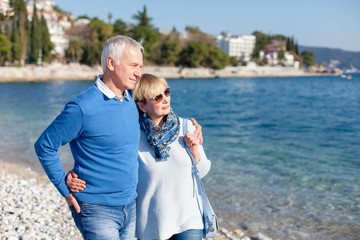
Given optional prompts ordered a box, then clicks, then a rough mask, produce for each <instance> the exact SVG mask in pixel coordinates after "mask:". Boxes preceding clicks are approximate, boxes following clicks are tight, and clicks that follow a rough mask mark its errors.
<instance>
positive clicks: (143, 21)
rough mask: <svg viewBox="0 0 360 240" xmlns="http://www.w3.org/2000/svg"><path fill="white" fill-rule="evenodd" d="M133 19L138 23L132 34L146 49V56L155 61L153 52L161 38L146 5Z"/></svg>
mask: <svg viewBox="0 0 360 240" xmlns="http://www.w3.org/2000/svg"><path fill="white" fill-rule="evenodd" d="M133 19H135V20H137V21H138V24H137V25H136V26H135V27H133V28H132V29H131V32H130V33H131V35H132V37H133V38H134V39H136V40H138V41H140V42H141V43H142V45H143V47H144V49H145V58H147V59H148V60H150V61H154V60H155V59H154V56H153V54H152V52H153V50H154V48H155V47H156V45H157V43H158V42H159V40H160V33H159V30H158V29H156V28H154V27H153V26H152V25H151V23H150V22H151V20H152V18H150V17H148V15H147V11H146V6H144V9H143V11H142V12H140V11H138V13H137V14H136V15H134V16H133Z"/></svg>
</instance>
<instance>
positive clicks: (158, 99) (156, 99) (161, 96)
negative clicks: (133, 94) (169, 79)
mask: <svg viewBox="0 0 360 240" xmlns="http://www.w3.org/2000/svg"><path fill="white" fill-rule="evenodd" d="M170 92H171V91H170V87H168V88H166V89H165V91H164V94H162V93H160V94H159V95H156V96H155V97H153V98H150V99H151V100H153V101H154V102H155V103H161V102H162V100H163V99H164V95H165V96H166V97H168V96H170Z"/></svg>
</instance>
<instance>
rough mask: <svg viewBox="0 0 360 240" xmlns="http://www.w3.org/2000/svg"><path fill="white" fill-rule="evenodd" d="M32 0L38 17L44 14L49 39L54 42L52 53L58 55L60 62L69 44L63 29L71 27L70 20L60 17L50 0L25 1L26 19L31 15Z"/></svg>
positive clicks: (32, 8)
mask: <svg viewBox="0 0 360 240" xmlns="http://www.w3.org/2000/svg"><path fill="white" fill-rule="evenodd" d="M34 2H36V9H37V11H38V14H39V18H40V17H41V16H44V18H45V20H46V22H47V27H48V29H49V33H50V40H51V41H52V42H53V43H54V45H55V48H54V52H53V53H54V54H56V55H57V56H58V61H59V62H62V61H63V58H64V56H65V50H66V49H67V48H68V46H69V40H68V39H67V38H66V36H65V31H66V30H67V29H69V28H70V27H71V22H70V21H69V20H68V19H67V18H62V17H61V16H60V14H59V13H58V12H56V11H54V5H55V3H54V1H50V0H36V1H34V0H29V1H28V2H27V5H26V7H27V11H28V19H29V21H31V19H32V17H33V14H34V13H33V10H34Z"/></svg>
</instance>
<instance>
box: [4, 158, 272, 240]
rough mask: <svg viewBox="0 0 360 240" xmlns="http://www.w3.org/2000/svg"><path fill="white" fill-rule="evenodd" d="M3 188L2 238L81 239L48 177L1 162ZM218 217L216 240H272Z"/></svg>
mask: <svg viewBox="0 0 360 240" xmlns="http://www.w3.org/2000/svg"><path fill="white" fill-rule="evenodd" d="M0 185H1V189H0V193H1V198H2V200H1V204H0V216H1V218H0V219H1V222H0V229H1V230H0V238H1V239H11V240H14V239H19V240H20V239H22V240H27V239H69V240H70V239H71V240H81V239H82V237H81V234H80V232H79V231H78V229H77V228H76V226H75V223H74V221H73V219H72V217H71V212H70V210H69V209H68V207H67V205H66V201H65V199H64V198H63V197H62V196H61V195H60V194H59V193H58V192H57V190H56V188H55V187H54V186H53V184H52V183H51V182H50V181H49V179H48V178H47V176H46V175H41V174H40V173H38V172H35V171H33V170H32V169H31V168H30V167H25V166H22V165H21V164H15V163H9V162H7V161H5V160H3V159H0ZM218 218H219V231H218V235H217V236H216V238H214V239H215V240H230V239H231V240H251V239H259V240H260V239H264V240H265V239H266V240H269V239H270V238H266V236H264V235H262V234H261V233H258V236H256V237H255V238H250V237H248V236H246V235H245V232H244V231H242V230H240V229H232V230H229V229H226V228H224V227H221V225H222V224H221V216H218ZM264 237H265V238H264Z"/></svg>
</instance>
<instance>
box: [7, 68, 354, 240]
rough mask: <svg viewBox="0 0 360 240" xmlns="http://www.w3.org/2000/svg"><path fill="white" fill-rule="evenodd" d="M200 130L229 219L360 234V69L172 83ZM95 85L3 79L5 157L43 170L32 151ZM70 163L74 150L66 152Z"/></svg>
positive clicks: (305, 234) (213, 189) (278, 233)
mask: <svg viewBox="0 0 360 240" xmlns="http://www.w3.org/2000/svg"><path fill="white" fill-rule="evenodd" d="M168 83H169V85H170V86H171V89H172V108H173V109H174V111H175V112H177V113H178V114H179V115H180V116H183V117H194V118H195V119H196V120H197V121H198V122H199V123H200V124H201V125H202V127H203V135H204V144H203V145H204V148H205V150H206V153H207V155H208V158H209V159H211V160H212V169H211V171H210V173H209V174H208V176H207V177H206V178H205V179H204V184H205V187H206V191H207V194H208V196H209V198H210V200H211V202H212V204H213V207H214V209H215V211H216V212H217V214H218V217H219V218H220V220H221V223H222V225H221V226H220V227H225V228H228V229H243V230H245V231H246V232H247V233H248V234H250V235H251V234H254V233H255V234H256V233H258V232H261V233H262V234H264V235H266V236H269V237H271V238H273V239H360V74H353V78H352V79H351V80H347V79H343V78H340V77H338V76H317V77H267V78H262V77H261V78H260V77H259V78H214V79H170V80H168ZM92 84H93V81H54V82H26V83H25V82H22V83H0V136H1V141H0V159H2V160H6V161H9V162H14V163H20V164H22V165H25V166H31V167H32V168H33V169H35V170H37V171H39V172H40V173H41V174H44V172H43V170H42V169H41V167H40V166H39V163H38V160H37V158H36V155H35V153H34V150H33V144H34V142H35V141H36V139H37V138H38V137H39V135H40V134H41V132H42V131H43V130H44V129H45V128H46V127H47V126H48V125H49V124H50V123H51V122H52V120H53V119H54V118H55V117H56V116H57V115H58V114H59V113H60V111H61V110H62V109H63V107H64V104H65V103H66V102H67V101H69V100H70V99H72V98H73V97H74V96H76V95H77V94H78V93H80V92H81V91H83V90H86V89H87V88H88V87H89V86H91V85H92ZM60 155H61V158H62V161H63V166H64V168H65V169H66V170H68V169H70V168H71V167H72V157H71V154H70V152H69V148H68V147H67V146H65V147H63V148H62V149H61V151H60Z"/></svg>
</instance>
